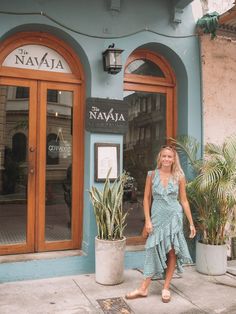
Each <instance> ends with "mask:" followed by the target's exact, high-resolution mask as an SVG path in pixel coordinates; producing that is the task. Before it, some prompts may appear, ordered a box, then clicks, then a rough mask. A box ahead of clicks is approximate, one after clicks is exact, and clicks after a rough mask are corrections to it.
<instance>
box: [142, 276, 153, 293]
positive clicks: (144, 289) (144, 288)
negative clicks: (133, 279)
mask: <svg viewBox="0 0 236 314" xmlns="http://www.w3.org/2000/svg"><path fill="white" fill-rule="evenodd" d="M151 280H152V278H151V277H148V278H145V279H144V280H143V282H142V284H141V286H140V288H139V289H140V290H141V291H142V292H145V293H147V292H148V287H149V285H150V282H151Z"/></svg>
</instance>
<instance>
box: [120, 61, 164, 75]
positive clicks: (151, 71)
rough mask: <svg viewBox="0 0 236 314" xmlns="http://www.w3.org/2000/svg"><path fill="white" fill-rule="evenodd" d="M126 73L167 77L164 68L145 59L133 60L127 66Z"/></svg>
mask: <svg viewBox="0 0 236 314" xmlns="http://www.w3.org/2000/svg"><path fill="white" fill-rule="evenodd" d="M126 73H131V74H137V75H149V76H156V77H165V75H164V73H163V72H162V70H161V69H160V68H159V67H158V66H157V65H156V64H155V63H153V62H152V61H150V60H145V59H139V60H134V61H133V62H131V63H130V64H129V65H128V66H127V68H126Z"/></svg>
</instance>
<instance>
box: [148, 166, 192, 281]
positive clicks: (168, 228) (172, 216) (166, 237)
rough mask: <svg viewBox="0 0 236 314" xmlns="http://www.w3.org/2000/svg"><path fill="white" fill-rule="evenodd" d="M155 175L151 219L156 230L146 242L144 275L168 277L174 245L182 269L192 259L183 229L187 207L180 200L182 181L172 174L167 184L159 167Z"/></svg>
mask: <svg viewBox="0 0 236 314" xmlns="http://www.w3.org/2000/svg"><path fill="white" fill-rule="evenodd" d="M148 176H152V177H153V178H152V196H153V201H152V206H151V221H152V225H153V232H152V233H151V234H149V236H148V238H147V241H146V245H145V262H144V272H143V273H144V277H146V278H147V277H154V278H160V277H161V278H164V276H165V269H166V267H167V264H166V263H167V253H168V252H169V251H170V250H171V249H172V248H174V250H175V254H176V264H177V265H176V266H177V271H178V272H183V267H182V265H183V264H189V263H192V259H191V256H190V254H189V250H188V246H187V243H186V240H185V237H184V233H183V209H182V206H181V205H180V203H179V201H178V194H179V184H178V182H175V180H174V178H173V177H172V176H171V177H170V179H169V182H168V185H167V186H166V187H164V186H163V185H162V182H161V179H160V173H159V170H158V169H156V170H155V173H154V175H152V171H149V172H148Z"/></svg>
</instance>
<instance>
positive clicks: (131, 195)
mask: <svg viewBox="0 0 236 314" xmlns="http://www.w3.org/2000/svg"><path fill="white" fill-rule="evenodd" d="M124 100H126V101H127V103H128V106H129V109H128V116H129V130H128V132H127V134H126V135H125V138H124V148H123V151H124V158H123V160H124V166H123V167H124V169H125V170H126V171H128V172H129V173H130V181H129V183H128V184H127V188H126V190H125V196H124V206H125V208H126V209H127V210H129V215H128V225H127V229H126V236H127V238H128V243H130V244H139V243H143V242H144V240H143V239H142V237H141V233H142V228H143V225H144V215H143V206H142V201H143V192H144V185H145V180H146V174H147V172H148V170H151V169H155V167H156V155H157V152H158V151H159V150H160V147H161V146H162V145H163V144H165V143H166V141H167V139H168V138H169V137H175V135H176V125H177V121H176V120H177V119H176V117H177V114H176V80H175V75H174V73H173V71H172V69H171V67H170V66H169V64H168V62H167V61H166V60H165V59H164V58H163V57H162V56H160V55H158V54H156V53H153V52H150V51H148V50H137V51H135V52H134V53H132V55H131V56H130V57H129V58H128V60H127V62H126V67H125V75H124Z"/></svg>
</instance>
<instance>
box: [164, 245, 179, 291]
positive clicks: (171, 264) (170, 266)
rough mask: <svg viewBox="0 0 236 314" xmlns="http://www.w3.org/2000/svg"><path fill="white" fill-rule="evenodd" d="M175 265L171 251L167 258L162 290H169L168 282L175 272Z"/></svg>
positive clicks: (173, 252) (172, 251) (173, 253)
mask: <svg viewBox="0 0 236 314" xmlns="http://www.w3.org/2000/svg"><path fill="white" fill-rule="evenodd" d="M175 265H176V255H175V250H174V249H171V250H170V252H169V253H168V256H167V268H166V278H165V282H164V287H163V288H164V289H169V288H170V282H171V279H172V277H173V274H174V271H175Z"/></svg>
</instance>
